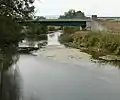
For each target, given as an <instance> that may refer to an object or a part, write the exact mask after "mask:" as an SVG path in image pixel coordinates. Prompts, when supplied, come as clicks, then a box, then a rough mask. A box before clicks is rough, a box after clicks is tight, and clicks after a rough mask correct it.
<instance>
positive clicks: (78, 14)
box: [59, 9, 86, 19]
mask: <svg viewBox="0 0 120 100" xmlns="http://www.w3.org/2000/svg"><path fill="white" fill-rule="evenodd" d="M79 18H86V16H85V14H84V12H82V11H75V10H74V9H70V10H69V11H68V12H65V13H64V15H63V16H59V19H79Z"/></svg>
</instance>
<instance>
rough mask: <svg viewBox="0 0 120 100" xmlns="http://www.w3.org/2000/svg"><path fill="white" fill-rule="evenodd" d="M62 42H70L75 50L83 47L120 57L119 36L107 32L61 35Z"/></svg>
mask: <svg viewBox="0 0 120 100" xmlns="http://www.w3.org/2000/svg"><path fill="white" fill-rule="evenodd" d="M60 38H61V39H60V40H61V41H62V43H63V42H72V43H73V44H74V45H75V46H77V48H81V47H85V48H87V49H94V50H96V51H98V52H100V51H102V52H105V53H108V54H115V55H120V36H119V35H114V34H110V33H107V32H92V31H91V32H80V31H79V32H77V33H73V34H70V35H69V34H63V35H62V36H61V37H60Z"/></svg>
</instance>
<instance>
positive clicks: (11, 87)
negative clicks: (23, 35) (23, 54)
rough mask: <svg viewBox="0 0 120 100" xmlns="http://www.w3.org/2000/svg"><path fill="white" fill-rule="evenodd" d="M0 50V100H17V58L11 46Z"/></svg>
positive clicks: (18, 86)
mask: <svg viewBox="0 0 120 100" xmlns="http://www.w3.org/2000/svg"><path fill="white" fill-rule="evenodd" d="M0 50H1V51H0V54H1V55H0V100H19V99H20V84H19V83H20V73H19V68H18V67H17V65H16V62H17V61H18V59H19V56H18V55H17V53H16V49H15V48H13V47H12V46H10V47H5V48H1V49H0ZM13 64H14V67H11V66H12V65H13Z"/></svg>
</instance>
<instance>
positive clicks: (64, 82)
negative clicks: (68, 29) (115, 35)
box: [0, 32, 120, 100]
mask: <svg viewBox="0 0 120 100" xmlns="http://www.w3.org/2000/svg"><path fill="white" fill-rule="evenodd" d="M60 34H61V33H60V32H55V33H51V34H48V40H47V45H46V46H44V47H43V48H40V50H38V51H36V52H33V54H34V55H31V54H20V55H19V57H18V59H17V61H16V63H13V64H12V65H11V67H10V68H8V69H6V70H5V71H4V73H2V72H1V73H2V74H1V75H3V76H2V81H1V83H2V84H1V85H3V86H2V88H1V89H2V91H1V93H2V98H3V97H6V98H4V99H3V100H119V99H120V70H119V69H118V68H117V67H115V66H114V65H112V64H105V63H102V64H101V63H98V62H97V61H96V60H94V62H93V61H91V56H90V55H88V54H86V53H82V52H80V51H79V50H77V49H72V48H66V47H65V46H63V45H61V44H60V43H59V42H58V37H59V35H60ZM3 83H4V84H3ZM3 88H4V89H3ZM6 91H9V92H6ZM11 91H12V92H11ZM6 95H7V96H6ZM13 95H14V98H12V96H13ZM20 98H21V99H20ZM0 100H1V99H0Z"/></svg>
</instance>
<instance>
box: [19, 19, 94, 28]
mask: <svg viewBox="0 0 120 100" xmlns="http://www.w3.org/2000/svg"><path fill="white" fill-rule="evenodd" d="M91 21H92V20H91V19H40V20H26V21H22V22H19V23H22V24H29V23H40V24H43V25H47V26H81V27H82V28H85V27H87V26H89V24H90V22H91Z"/></svg>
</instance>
